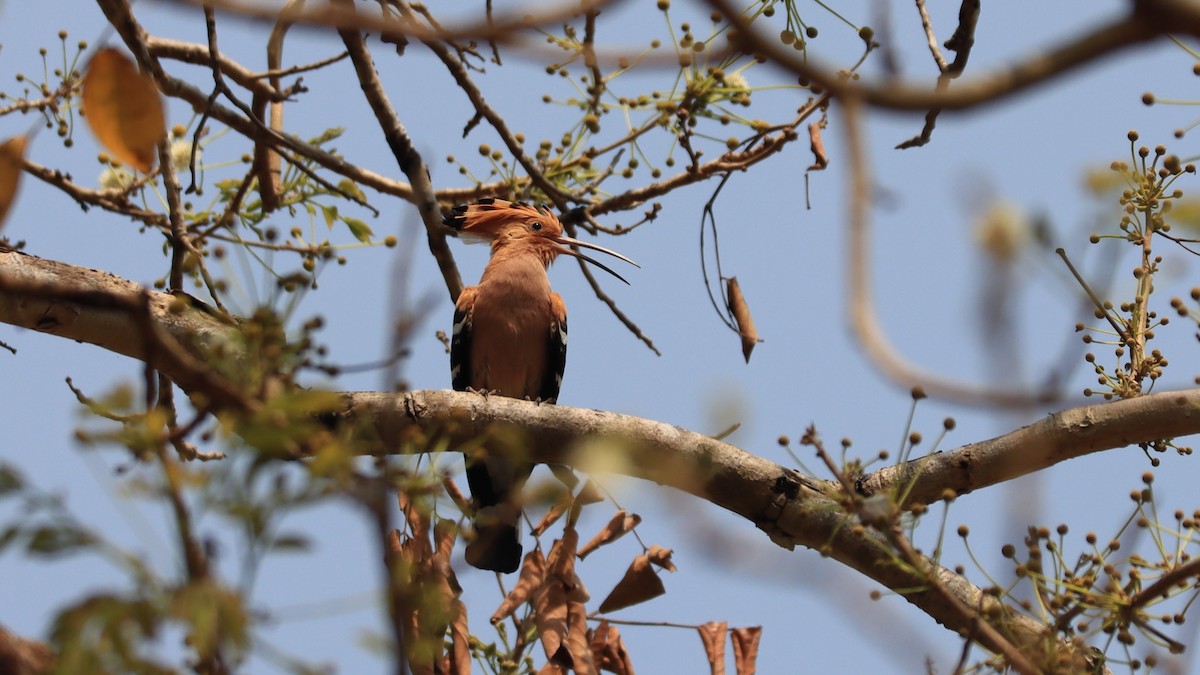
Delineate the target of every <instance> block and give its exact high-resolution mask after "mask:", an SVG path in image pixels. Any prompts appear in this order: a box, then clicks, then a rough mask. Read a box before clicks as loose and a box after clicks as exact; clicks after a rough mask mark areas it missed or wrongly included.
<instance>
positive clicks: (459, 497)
mask: <svg viewBox="0 0 1200 675" xmlns="http://www.w3.org/2000/svg"><path fill="white" fill-rule="evenodd" d="M442 487H443V488H445V490H446V494H447V495H448V496H449V497H450V499H451V501H453V502H454V505H455V506H457V507H458V510H459V511H462V512H463V513H471V511H472V509H471V500H469V499H467V496H466V495H464V494H463V493H462V490H460V489H459V488H458V483H455V482H454V479H453V478H450V477H449V476H447V477H446V478H443V479H442Z"/></svg>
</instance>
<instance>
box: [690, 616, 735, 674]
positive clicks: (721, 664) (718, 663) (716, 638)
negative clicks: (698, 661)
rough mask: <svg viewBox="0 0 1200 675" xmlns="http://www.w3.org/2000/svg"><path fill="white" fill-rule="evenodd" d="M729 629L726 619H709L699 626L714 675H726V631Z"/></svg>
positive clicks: (701, 638) (709, 665)
mask: <svg viewBox="0 0 1200 675" xmlns="http://www.w3.org/2000/svg"><path fill="white" fill-rule="evenodd" d="M728 629H729V624H728V623H726V622H724V621H709V622H708V623H706V624H704V625H703V626H697V630H698V631H699V632H700V641H701V642H703V643H704V653H705V655H706V656H708V667H709V668H710V669H711V670H712V675H725V633H726V632H727V631H728Z"/></svg>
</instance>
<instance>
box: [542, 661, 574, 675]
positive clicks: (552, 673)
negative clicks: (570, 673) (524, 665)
mask: <svg viewBox="0 0 1200 675" xmlns="http://www.w3.org/2000/svg"><path fill="white" fill-rule="evenodd" d="M538 675H567V669H566V668H563V667H562V666H560V665H559V664H557V663H555V662H553V661H547V662H546V665H544V666H542V667H541V668H540V669H538Z"/></svg>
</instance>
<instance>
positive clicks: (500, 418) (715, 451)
mask: <svg viewBox="0 0 1200 675" xmlns="http://www.w3.org/2000/svg"><path fill="white" fill-rule="evenodd" d="M135 300H136V301H138V303H140V305H135ZM137 306H141V307H143V308H144V312H143V314H135V311H134V310H135V309H136V307H137ZM138 316H144V321H146V322H149V323H151V324H152V325H153V329H154V331H155V333H156V334H161V336H163V337H162V340H161V342H163V343H165V344H172V345H177V346H178V348H179V349H180V350H186V351H187V352H189V354H186V355H185V356H187V357H188V358H182V357H180V356H178V355H176V354H172V353H168V352H166V351H165V350H163V349H161V348H158V349H155V348H147V346H146V343H147V341H146V339H145V332H146V329H145V328H144V327H141V326H139V320H138V318H137V317H138ZM0 322H4V323H9V324H12V325H16V326H21V327H25V328H30V329H33V330H39V331H42V332H46V333H51V334H55V335H59V336H61V337H65V338H68V339H72V340H78V341H82V342H88V343H91V344H94V345H96V346H99V347H102V348H104V349H108V350H110V351H114V352H117V353H120V354H124V355H127V356H131V357H133V358H136V359H143V360H150V361H152V365H154V366H155V368H158V369H159V370H160V371H162V372H163V373H164V374H166V375H167V376H169V377H170V378H171V379H172V380H173V381H175V382H176V383H177V384H179V385H180V386H181V387H183V388H184V389H185V390H189V393H195V392H196V391H199V392H200V393H202V394H205V395H206V396H207V397H209V399H210V401H211V403H210V405H211V406H212V407H214V408H219V407H226V408H233V409H237V408H239V407H243V406H244V405H245V403H244V402H242V401H239V400H238V399H237V398H223V397H214V396H213V394H212V393H211V392H212V387H214V384H213V382H212V381H209V380H206V379H205V378H204V376H203V375H202V373H207V372H209V371H211V370H212V365H213V364H208V368H207V369H205V368H197V367H196V363H195V361H198V360H199V359H200V358H202V357H203V356H204V355H209V356H210V357H211V355H213V354H221V355H222V357H223V358H237V352H236V351H234V350H235V349H236V341H234V340H232V339H231V338H232V336H233V331H234V330H235V326H234V325H233V324H232V322H229V321H226V320H221V319H220V318H218V317H217V316H215V315H214V314H213V313H211V312H209V311H205V309H204V306H203V305H201V304H199V303H198V302H196V301H193V300H190V299H188V298H187V297H186V296H176V295H171V294H167V293H156V292H150V291H147V290H145V289H143V288H142V287H140V286H138V285H137V284H134V283H132V282H130V281H126V280H123V279H120V278H118V277H115V276H113V275H110V274H107V273H105V272H100V271H97V270H90V269H86V268H81V267H75V266H71V265H67V264H64V263H59V262H55V261H50V260H44V259H41V258H37V257H34V256H30V255H25V254H21V253H17V252H13V251H6V250H0ZM217 381H218V383H219V382H220V380H217ZM189 388H190V389H189ZM343 397H344V403H345V407H344V409H343V410H342V411H341V412H340V413H338V414H336V415H334V416H332V417H331V418H330V419H327V420H326V421H327V422H329V423H331V424H336V425H338V426H341V427H342V428H346V429H358V430H361V431H364V432H365V433H360V434H359V441H360V442H362V443H363V444H364V445H363V447H362V448H361V451H363V452H369V453H380V452H382V453H390V452H397V451H398V450H397V449H398V448H403V447H406V446H407V445H410V444H411V443H406V442H405V441H406V440H408V439H411V438H412V434H413V433H414V432H423V433H425V434H428V435H431V436H433V437H435V438H442V439H444V440H445V441H447V442H448V443H449V447H454V446H455V445H456V444H459V443H465V442H467V441H469V440H472V439H477V438H478V437H479V436H481V435H486V434H491V433H494V432H495V431H496V430H497V429H498V428H504V429H508V430H515V432H517V433H521V434H524V435H525V436H526V437H527V440H526V441H525V444H526V446H527V447H528V448H529V450H530V452H531V459H533V460H534V461H538V462H551V463H565V464H570V465H573V466H578V467H581V468H584V469H585V470H586V469H588V468H591V469H593V470H607V471H610V472H615V473H620V474H624V475H629V476H634V477H638V478H642V479H645V480H649V481H653V482H656V483H658V484H660V485H666V486H670V487H673V488H676V489H678V490H682V491H684V492H687V493H689V494H693V495H695V496H697V497H699V498H701V499H704V500H707V501H710V502H712V503H713V504H716V505H718V506H720V507H722V508H725V509H727V510H729V511H731V512H733V513H735V514H737V515H739V516H741V517H743V518H745V519H746V520H748V521H750V522H751V523H753V524H754V525H755V526H756V527H758V528H759V529H761V530H763V531H764V532H765V533H766V534H767V535H768V536H769V537H770V538H771V540H772V541H774V542H775V543H776V544H778V545H780V546H783V547H785V548H789V549H790V548H794V547H795V546H797V545H799V546H804V547H808V548H812V549H815V550H819V551H821V552H822V553H824V554H826V555H828V556H829V557H832V558H834V559H835V560H838V561H839V562H842V563H843V564H845V565H848V566H849V567H851V568H853V569H855V570H857V571H859V572H861V573H862V574H864V575H865V576H867V577H869V578H871V579H874V580H876V581H878V582H879V583H881V584H883V585H884V586H886V587H887V588H890V589H894V590H898V591H899V590H903V591H904V597H905V599H907V600H908V601H909V602H911V603H913V604H914V605H916V606H918V607H919V608H921V609H922V611H925V612H926V613H928V614H929V615H930V616H931V617H933V618H934V619H936V620H937V621H939V622H941V623H942V624H944V625H945V626H947V627H948V628H951V629H952V630H956V631H962V632H964V634H969V633H971V631H972V626H971V625H968V624H969V622H967V621H966V620H965V619H964V616H963V613H962V611H961V608H962V607H963V606H966V607H971V608H978V609H980V610H982V611H981V613H980V616H988V617H1000V618H998V619H995V621H997V622H999V624H1003V625H998V626H997V627H998V628H999V629H1000V633H1001V634H1004V635H1006V636H1008V638H1009V639H1010V640H1013V641H1014V642H1015V643H1016V644H1017V645H1018V646H1020V647H1021V648H1022V649H1023V650H1024V649H1034V650H1045V649H1046V645H1048V644H1052V642H1050V641H1051V640H1052V637H1048V636H1051V635H1052V633H1047V632H1046V628H1045V627H1044V626H1043V625H1042V624H1040V623H1038V622H1036V621H1034V620H1033V619H1030V618H1027V617H1023V616H1017V615H1009V614H1008V613H1007V612H1006V611H1004V610H1001V609H1000V605H999V603H998V601H997V600H996V598H995V597H993V596H992V595H990V594H988V593H986V592H985V591H984V590H983V589H980V588H978V587H976V586H974V585H973V584H971V583H969V582H968V581H966V580H965V579H963V578H962V577H961V576H959V575H956V574H954V573H953V572H951V571H950V570H947V569H944V568H942V567H940V566H939V565H937V564H936V563H934V562H933V561H931V560H928V559H923V562H924V569H922V570H920V571H918V570H916V569H914V567H913V566H911V565H906V564H900V563H899V562H898V561H897V558H896V553H895V550H894V548H893V547H892V546H891V545H890V544H889V543H888V541H887V540H886V539H885V538H884V537H882V536H881V535H879V534H878V533H877V531H876V530H874V529H873V528H872V527H869V526H867V527H864V526H862V524H861V523H859V521H858V519H857V517H856V516H855V515H853V514H852V513H849V512H848V511H847V510H846V508H844V507H843V506H842V504H843V503H844V499H845V495H843V494H841V488H840V487H839V486H838V484H836V483H835V482H832V481H826V480H820V479H816V478H812V477H808V476H804V475H802V474H800V473H798V472H796V471H793V470H791V469H788V468H786V467H784V466H781V465H779V464H776V463H774V462H771V461H768V460H766V459H763V458H761V457H758V456H756V455H753V454H750V453H748V452H746V451H744V450H741V449H739V448H736V447H734V446H732V445H729V444H726V443H723V442H720V441H717V440H714V439H712V438H710V437H708V436H704V435H702V434H697V433H694V432H691V431H687V430H685V429H681V428H679V427H676V426H674V425H670V424H665V423H662V422H656V421H653V420H646V419H641V418H636V417H631V416H627V415H618V414H615V413H609V412H603V411H597V410H587V409H581V408H570V407H566V406H555V405H542V404H538V403H533V402H529V401H518V400H515V399H509V398H503V397H498V396H492V397H484V396H480V395H478V394H474V393H469V392H452V391H416V392H409V393H406V394H394V393H375V392H352V393H345V394H343ZM243 409H244V407H243ZM1193 433H1200V390H1194V391H1185V392H1175V393H1168V394H1156V395H1153V396H1144V397H1141V398H1138V399H1133V400H1129V401H1121V402H1116V403H1105V404H1100V405H1095V406H1086V407H1082V408H1076V409H1072V410H1066V411H1063V412H1060V413H1058V414H1057V415H1054V416H1052V417H1051V418H1049V419H1047V420H1045V421H1042V422H1039V423H1037V424H1034V425H1031V426H1029V427H1026V428H1024V429H1020V430H1017V431H1015V432H1013V433H1011V434H1007V435H1005V436H1001V437H999V438H996V439H992V440H990V441H985V442H982V443H977V444H973V445H970V446H965V447H963V448H960V449H958V450H955V451H952V452H947V453H942V454H939V455H935V456H933V457H931V458H927V459H925V460H920V461H919V462H917V463H914V465H911V466H910V467H908V468H893V469H887V470H883V471H880V472H877V473H876V474H872V476H870V477H867V478H864V479H863V480H860V481H859V484H858V485H857V486H856V487H857V489H858V490H859V491H860V492H862V493H864V494H868V495H869V494H881V493H884V492H886V491H888V490H890V489H891V486H894V485H896V484H898V481H904V482H907V481H908V480H909V479H910V477H911V476H912V472H914V471H919V475H918V476H917V478H916V480H915V487H914V488H913V493H912V494H913V496H912V497H911V498H910V500H912V501H926V502H929V501H932V500H933V499H934V498H936V497H939V496H940V495H941V493H942V491H943V490H944V489H946V488H951V489H954V490H956V491H957V492H959V493H962V492H967V491H969V490H971V489H975V488H978V487H983V486H986V485H992V484H995V483H997V482H1000V481H1002V480H1007V479H1009V478H1012V477H1015V476H1018V475H1023V474H1024V473H1029V472H1031V471H1036V470H1038V469H1040V468H1044V467H1046V466H1050V465H1052V464H1055V463H1058V462H1061V461H1063V460H1065V459H1070V458H1072V457H1078V456H1081V455H1084V454H1089V453H1092V452H1096V451H1099V450H1103V449H1111V448H1116V447H1123V446H1125V445H1128V444H1136V443H1143V442H1150V441H1155V440H1159V439H1161V438H1163V437H1164V436H1184V435H1188V434H1193ZM367 439H371V440H367ZM906 472H907V473H906ZM928 574H932V575H936V577H937V579H938V584H939V586H940V588H939V589H938V590H937V591H936V592H935V591H934V590H933V588H932V587H931V586H930V585H929V584H928V582H927V580H928V577H927V576H925V575H928ZM913 589H917V590H913ZM946 592H949V593H950V594H951V595H953V597H954V598H955V602H947V599H946V595H945V593H946ZM992 609H995V610H996V612H992V613H989V612H990V611H991V610H992ZM984 645H985V646H987V647H989V649H991V648H995V647H996V646H997V645H988V644H987V643H986V641H984ZM1063 649H1064V646H1063V645H1059V646H1058V647H1056V648H1054V649H1052V650H1050V651H1057V652H1058V654H1059V656H1061V655H1062V653H1063V652H1062V650H1063ZM1068 651H1070V650H1069V648H1068ZM1035 653H1043V652H1040V651H1035Z"/></svg>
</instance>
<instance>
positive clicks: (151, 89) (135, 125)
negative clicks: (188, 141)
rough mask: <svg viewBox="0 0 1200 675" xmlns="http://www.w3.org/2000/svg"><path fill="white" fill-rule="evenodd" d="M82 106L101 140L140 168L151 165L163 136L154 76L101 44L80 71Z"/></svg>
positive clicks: (144, 169) (163, 123)
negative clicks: (143, 71) (81, 76)
mask: <svg viewBox="0 0 1200 675" xmlns="http://www.w3.org/2000/svg"><path fill="white" fill-rule="evenodd" d="M83 108H84V112H85V114H86V116H87V121H88V126H89V127H91V129H92V133H93V134H95V136H96V139H97V140H98V141H100V144H101V145H103V146H104V147H105V148H107V149H108V151H109V152H111V153H112V154H114V155H116V156H117V157H118V158H119V159H120V160H121V161H122V162H125V163H126V164H128V165H130V166H132V167H134V168H135V169H137V170H138V171H141V172H142V173H149V172H150V169H152V168H154V157H155V154H156V153H155V146H157V145H158V142H159V141H161V140H162V139H163V137H165V136H166V133H167V122H166V118H165V117H164V116H163V104H162V97H160V96H159V95H158V89H157V88H156V87H155V86H154V79H153V78H151V77H150V76H149V75H147V74H145V73H142V72H141V71H139V70H138V68H137V66H136V65H135V64H134V63H133V61H131V60H130V59H129V57H127V56H125V55H124V54H122V53H121V52H120V51H119V50H117V49H113V48H108V49H102V50H100V51H99V52H97V53H96V55H95V56H93V57H92V60H91V61H90V62H89V63H88V68H87V74H86V75H84V76H83Z"/></svg>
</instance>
